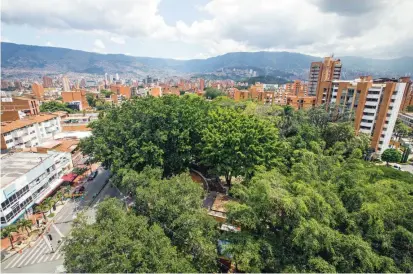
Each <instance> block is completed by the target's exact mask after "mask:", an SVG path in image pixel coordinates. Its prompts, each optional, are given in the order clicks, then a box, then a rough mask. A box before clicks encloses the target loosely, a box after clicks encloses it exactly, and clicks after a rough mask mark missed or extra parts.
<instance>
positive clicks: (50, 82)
mask: <svg viewBox="0 0 413 274" xmlns="http://www.w3.org/2000/svg"><path fill="white" fill-rule="evenodd" d="M52 86H53V79H52V78H50V77H48V76H43V87H45V88H51V87H52Z"/></svg>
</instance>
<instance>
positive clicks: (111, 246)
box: [62, 199, 195, 273]
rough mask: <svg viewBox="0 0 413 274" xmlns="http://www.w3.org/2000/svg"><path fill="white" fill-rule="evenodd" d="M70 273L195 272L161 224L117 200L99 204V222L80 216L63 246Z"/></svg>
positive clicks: (97, 216)
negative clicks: (130, 210) (131, 209)
mask: <svg viewBox="0 0 413 274" xmlns="http://www.w3.org/2000/svg"><path fill="white" fill-rule="evenodd" d="M62 250H63V252H64V254H65V256H64V259H65V260H64V266H65V268H66V270H67V271H68V272H82V273H86V272H88V273H98V272H101V273H108V272H116V273H120V272H123V273H137V272H194V271H195V269H194V268H192V267H191V264H190V263H189V261H188V259H187V258H186V256H184V255H182V254H180V253H179V252H178V251H177V250H176V248H175V247H174V246H172V245H171V241H170V240H169V238H168V237H166V235H165V233H164V231H163V230H162V228H161V227H160V226H159V225H158V224H149V222H148V220H147V218H146V217H144V216H137V215H135V214H134V213H133V212H131V213H127V212H126V211H125V210H124V209H123V208H122V203H121V202H120V201H118V200H116V199H106V200H105V201H103V202H102V203H100V204H99V206H98V209H97V214H96V222H95V223H93V224H90V223H88V222H87V220H86V218H85V217H84V216H80V217H79V218H78V219H76V221H75V223H74V225H73V229H72V232H71V237H69V238H68V240H67V241H66V242H65V245H64V247H63V249H62Z"/></svg>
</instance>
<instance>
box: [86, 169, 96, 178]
mask: <svg viewBox="0 0 413 274" xmlns="http://www.w3.org/2000/svg"><path fill="white" fill-rule="evenodd" d="M97 175H98V171H97V170H96V171H93V172H92V173H90V175H89V177H88V178H87V180H88V181H92V180H93V179H95V177H96V176H97Z"/></svg>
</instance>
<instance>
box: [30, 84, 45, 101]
mask: <svg viewBox="0 0 413 274" xmlns="http://www.w3.org/2000/svg"><path fill="white" fill-rule="evenodd" d="M32 92H33V94H34V96H36V98H42V97H43V95H44V88H43V86H42V84H39V83H37V82H34V83H33V84H32Z"/></svg>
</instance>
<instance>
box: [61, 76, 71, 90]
mask: <svg viewBox="0 0 413 274" xmlns="http://www.w3.org/2000/svg"><path fill="white" fill-rule="evenodd" d="M62 85H63V91H70V83H69V79H68V78H67V77H66V76H63V77H62Z"/></svg>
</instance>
